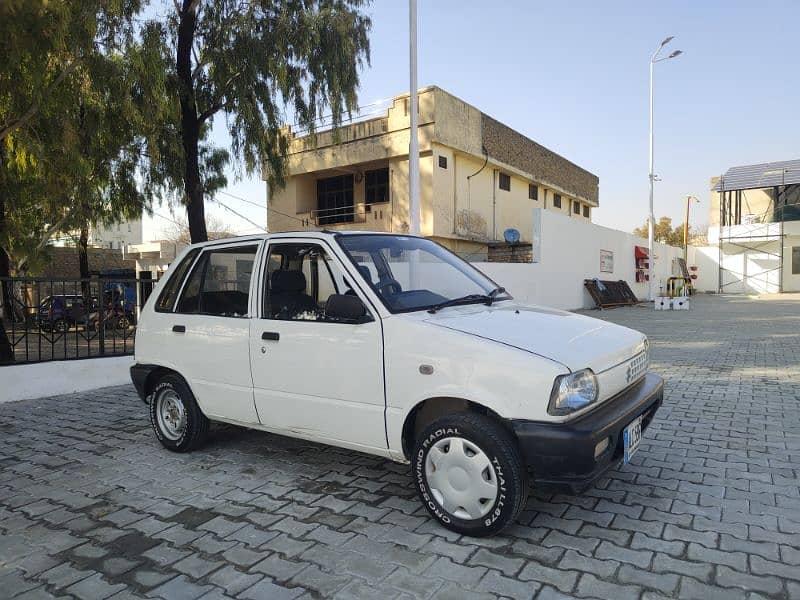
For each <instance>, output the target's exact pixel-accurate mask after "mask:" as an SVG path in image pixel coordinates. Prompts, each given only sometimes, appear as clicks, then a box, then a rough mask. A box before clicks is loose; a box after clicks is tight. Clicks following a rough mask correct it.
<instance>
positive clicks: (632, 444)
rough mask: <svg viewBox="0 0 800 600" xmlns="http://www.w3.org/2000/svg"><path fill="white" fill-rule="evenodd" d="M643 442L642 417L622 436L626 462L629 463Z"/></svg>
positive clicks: (635, 420) (637, 418) (626, 429)
mask: <svg viewBox="0 0 800 600" xmlns="http://www.w3.org/2000/svg"><path fill="white" fill-rule="evenodd" d="M641 441H642V417H636V418H635V419H634V420H633V421H632V422H631V424H630V425H628V426H627V427H626V428H625V431H624V432H623V434H622V447H623V448H624V449H625V462H626V463H629V462H630V460H631V457H632V456H633V455H634V454H636V451H637V450H638V449H639V442H641Z"/></svg>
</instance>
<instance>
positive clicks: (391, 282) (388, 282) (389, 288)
mask: <svg viewBox="0 0 800 600" xmlns="http://www.w3.org/2000/svg"><path fill="white" fill-rule="evenodd" d="M375 289H376V290H377V291H378V293H380V294H381V295H382V296H386V295H388V294H391V295H394V294H399V293H400V292H402V291H403V288H402V287H400V283H398V281H397V280H396V279H391V278H389V279H385V280H383V281H379V282H378V283H376V284H375ZM384 290H385V291H384Z"/></svg>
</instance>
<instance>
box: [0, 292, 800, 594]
mask: <svg viewBox="0 0 800 600" xmlns="http://www.w3.org/2000/svg"><path fill="white" fill-rule="evenodd" d="M593 314H594V315H595V316H600V317H601V318H606V319H609V320H612V321H615V322H619V323H623V324H628V325H631V326H633V327H636V328H639V329H641V330H643V331H645V332H647V333H648V334H649V335H650V337H651V340H652V354H653V367H654V369H655V370H656V371H658V372H660V373H662V374H663V375H664V376H665V377H666V379H667V383H668V392H667V397H666V402H665V407H664V408H663V409H662V411H661V413H660V414H659V416H658V418H657V422H656V423H655V424H654V426H653V427H652V428H651V429H650V430H649V431H648V433H647V434H646V438H645V440H644V442H643V447H642V449H641V451H640V452H639V454H638V455H637V456H636V457H635V459H634V462H633V464H631V465H628V466H627V467H624V468H621V469H620V470H618V471H615V472H613V473H611V474H610V476H609V477H607V478H605V479H603V480H602V481H600V482H599V483H598V485H597V486H596V487H595V488H594V489H592V490H590V491H589V492H587V493H586V494H585V495H582V496H580V497H573V496H549V495H544V494H535V495H534V496H533V498H532V499H531V501H530V502H529V504H528V506H527V509H526V511H525V512H524V513H523V515H522V518H521V519H520V521H519V523H518V524H517V525H515V526H514V527H512V528H511V529H509V530H508V531H507V532H506V533H505V534H504V535H503V536H501V537H496V538H493V539H487V540H476V539H468V538H459V536H456V535H453V534H450V533H449V532H446V531H444V530H442V529H440V528H438V527H437V526H436V525H434V524H433V523H432V522H431V521H429V520H428V519H427V518H426V516H425V514H424V513H423V511H422V509H421V508H420V506H419V504H418V503H417V501H416V498H415V497H414V493H413V489H412V487H411V480H410V478H409V476H408V473H407V468H406V467H404V466H400V465H395V464H392V463H388V462H385V461H383V460H380V459H376V458H372V457H369V456H365V455H361V454H357V453H354V452H348V451H342V450H337V449H332V448H328V447H322V446H318V445H314V444H309V443H304V442H297V441H292V440H289V439H285V438H280V437H277V436H271V435H266V434H259V433H254V432H247V431H241V430H235V429H232V428H220V429H217V430H216V431H215V434H214V437H213V439H212V441H211V443H210V444H209V445H208V447H207V448H205V449H203V450H202V451H199V452H196V453H194V454H191V455H175V454H170V453H168V452H166V451H164V450H162V449H161V448H160V446H158V445H157V443H156V442H155V440H154V438H153V436H152V434H151V432H150V428H149V425H148V422H147V418H146V415H145V410H144V407H143V405H142V404H141V403H140V402H139V401H138V399H137V398H136V397H135V395H134V393H133V390H132V388H131V387H120V388H108V389H104V390H99V391H97V392H94V393H84V394H79V395H74V396H65V397H59V398H48V399H42V400H34V401H24V402H18V403H14V404H7V405H4V406H0V533H1V534H2V537H0V597H2V598H10V597H15V598H16V597H19V598H50V597H53V596H74V597H77V598H91V599H99V598H106V597H113V598H115V599H116V600H123V599H126V598H139V597H161V598H187V599H191V598H198V597H201V596H202V597H203V598H205V599H213V598H223V597H226V596H230V597H236V598H242V599H261V598H266V599H272V598H296V597H301V596H309V597H320V596H322V597H329V596H334V595H335V596H337V597H343V598H347V597H349V598H353V597H355V598H370V597H376V598H377V597H379V598H391V597H404V598H407V597H425V598H427V597H435V598H459V599H463V598H471V597H476V598H477V597H487V598H488V597H494V596H508V597H515V598H516V597H519V598H530V597H534V596H535V597H537V598H554V597H560V596H561V595H564V596H578V597H600V598H611V597H613V598H615V599H623V598H639V597H647V598H656V597H660V596H663V597H680V598H703V599H707V598H724V599H726V600H727V599H730V598H739V597H748V598H758V597H770V598H800V489H799V488H798V475H800V302H797V301H789V300H774V301H757V302H756V301H750V300H747V299H744V298H730V297H729V298H699V299H698V300H697V302H696V307H695V309H694V310H693V311H691V312H688V313H686V312H683V313H681V312H675V313H661V312H652V311H650V310H647V309H645V308H642V307H638V308H628V309H618V310H615V311H606V312H602V313H593Z"/></svg>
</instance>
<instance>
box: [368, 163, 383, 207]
mask: <svg viewBox="0 0 800 600" xmlns="http://www.w3.org/2000/svg"><path fill="white" fill-rule="evenodd" d="M388 201H389V168H388V167H387V168H385V169H376V170H374V171H367V172H366V173H364V202H366V203H367V204H375V203H377V202H388Z"/></svg>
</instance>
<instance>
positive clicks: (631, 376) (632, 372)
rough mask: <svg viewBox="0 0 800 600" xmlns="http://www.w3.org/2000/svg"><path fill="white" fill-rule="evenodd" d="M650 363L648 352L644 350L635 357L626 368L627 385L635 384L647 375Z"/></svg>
mask: <svg viewBox="0 0 800 600" xmlns="http://www.w3.org/2000/svg"><path fill="white" fill-rule="evenodd" d="M649 363H650V360H649V357H648V356H647V350H643V351H642V352H640V353H639V354H637V355H636V356H634V357H633V358H632V359H631V360H630V362H628V364H627V365H626V367H625V383H628V384H630V383H634V382H635V381H638V380H639V379H640V378H641V377H642V376H643V375H644V374H645V373H647V367H648V365H649Z"/></svg>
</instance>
